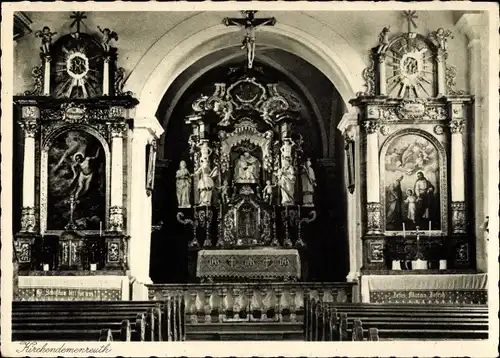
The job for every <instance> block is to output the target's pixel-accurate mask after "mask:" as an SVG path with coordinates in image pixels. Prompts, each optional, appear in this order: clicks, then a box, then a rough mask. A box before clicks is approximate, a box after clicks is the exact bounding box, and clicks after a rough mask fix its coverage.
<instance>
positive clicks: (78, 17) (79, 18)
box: [69, 11, 87, 33]
mask: <svg viewBox="0 0 500 358" xmlns="http://www.w3.org/2000/svg"><path fill="white" fill-rule="evenodd" d="M86 18H87V15H85V11H73V15H70V19H74V20H73V22H72V23H71V25H69V26H70V27H73V26H75V24H76V32H77V33H80V24H81V23H82V22H83V19H86Z"/></svg>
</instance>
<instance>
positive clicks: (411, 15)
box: [403, 10, 418, 33]
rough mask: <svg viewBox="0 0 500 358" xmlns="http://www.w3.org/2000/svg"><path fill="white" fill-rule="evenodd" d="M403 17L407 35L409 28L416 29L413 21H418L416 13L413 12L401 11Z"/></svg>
mask: <svg viewBox="0 0 500 358" xmlns="http://www.w3.org/2000/svg"><path fill="white" fill-rule="evenodd" d="M403 17H404V18H405V19H406V22H407V24H408V33H410V32H411V27H412V26H413V27H414V28H417V24H416V23H415V21H414V19H418V16H417V12H416V11H415V10H407V11H403Z"/></svg>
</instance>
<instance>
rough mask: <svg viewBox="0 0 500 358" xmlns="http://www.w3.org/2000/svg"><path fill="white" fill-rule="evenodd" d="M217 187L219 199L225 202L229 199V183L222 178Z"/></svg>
mask: <svg viewBox="0 0 500 358" xmlns="http://www.w3.org/2000/svg"><path fill="white" fill-rule="evenodd" d="M217 189H219V190H220V196H221V200H222V202H223V203H224V204H227V203H228V201H229V183H228V182H227V179H225V180H224V182H223V183H222V185H221V186H220V187H218V188H217Z"/></svg>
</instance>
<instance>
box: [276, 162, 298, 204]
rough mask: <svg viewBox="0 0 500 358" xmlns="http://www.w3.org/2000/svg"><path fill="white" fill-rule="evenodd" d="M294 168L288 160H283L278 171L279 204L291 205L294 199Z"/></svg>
mask: <svg viewBox="0 0 500 358" xmlns="http://www.w3.org/2000/svg"><path fill="white" fill-rule="evenodd" d="M295 181H296V176H295V169H294V168H293V166H292V164H291V163H290V160H288V159H286V160H284V161H283V166H282V168H281V169H280V170H279V171H278V185H279V187H280V190H281V204H282V205H293V204H294V201H295Z"/></svg>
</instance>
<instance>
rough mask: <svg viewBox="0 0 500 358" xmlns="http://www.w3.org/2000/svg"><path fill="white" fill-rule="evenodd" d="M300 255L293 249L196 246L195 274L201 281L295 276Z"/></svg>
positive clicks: (289, 278) (297, 275)
mask: <svg viewBox="0 0 500 358" xmlns="http://www.w3.org/2000/svg"><path fill="white" fill-rule="evenodd" d="M300 270H301V269H300V256H299V252H298V251H297V250H296V249H273V248H263V249H248V250H241V249H239V250H200V251H199V252H198V261H197V265H196V276H197V277H199V278H200V279H202V280H203V281H213V280H217V279H219V280H228V279H250V280H284V281H289V280H298V279H299V278H300V272H301V271H300Z"/></svg>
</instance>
